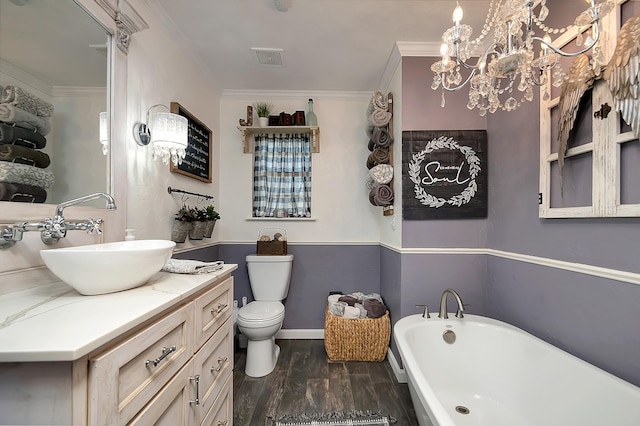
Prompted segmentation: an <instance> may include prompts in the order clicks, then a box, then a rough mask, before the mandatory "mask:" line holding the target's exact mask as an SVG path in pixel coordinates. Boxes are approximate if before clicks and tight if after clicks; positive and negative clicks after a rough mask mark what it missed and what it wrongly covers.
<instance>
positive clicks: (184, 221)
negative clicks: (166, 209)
mask: <svg viewBox="0 0 640 426" xmlns="http://www.w3.org/2000/svg"><path fill="white" fill-rule="evenodd" d="M192 225H193V214H192V213H191V210H190V209H189V208H188V207H187V206H185V205H183V206H182V207H180V210H178V212H177V213H176V215H175V217H174V218H173V230H172V231H171V240H172V241H175V242H176V243H184V242H185V241H186V239H187V235H188V234H189V231H190V230H191V227H192Z"/></svg>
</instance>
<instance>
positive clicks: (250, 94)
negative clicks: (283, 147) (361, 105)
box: [221, 89, 371, 101]
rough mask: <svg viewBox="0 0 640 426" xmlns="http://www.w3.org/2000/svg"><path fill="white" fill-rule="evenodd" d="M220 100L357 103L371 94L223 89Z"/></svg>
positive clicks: (357, 92) (366, 99) (359, 92)
mask: <svg viewBox="0 0 640 426" xmlns="http://www.w3.org/2000/svg"><path fill="white" fill-rule="evenodd" d="M221 97H222V98H234V99H256V98H267V99H294V100H300V99H302V100H305V101H306V100H307V99H309V98H313V99H340V100H345V99H351V100H357V101H361V100H364V101H368V100H370V99H371V92H361V91H335V92H333V91H308V90H304V91H303V90H235V89H225V90H223V91H222V96H221Z"/></svg>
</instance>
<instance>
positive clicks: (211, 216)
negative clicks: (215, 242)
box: [204, 205, 220, 238]
mask: <svg viewBox="0 0 640 426" xmlns="http://www.w3.org/2000/svg"><path fill="white" fill-rule="evenodd" d="M205 211H206V213H207V226H206V227H205V228H204V237H205V238H211V234H213V228H214V227H215V226H216V221H217V220H218V219H220V214H219V213H218V212H217V211H216V209H215V207H213V206H212V205H208V206H207V207H206V208H205Z"/></svg>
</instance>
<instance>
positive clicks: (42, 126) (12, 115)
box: [0, 104, 51, 136]
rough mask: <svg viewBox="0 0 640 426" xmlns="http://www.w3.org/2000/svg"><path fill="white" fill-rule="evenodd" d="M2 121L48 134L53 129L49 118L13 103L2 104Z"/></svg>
mask: <svg viewBox="0 0 640 426" xmlns="http://www.w3.org/2000/svg"><path fill="white" fill-rule="evenodd" d="M0 121H3V122H5V123H9V124H15V125H16V126H18V127H22V128H24V129H29V130H36V131H37V132H38V133H40V134H42V135H43V136H46V135H47V134H49V132H50V131H51V125H50V124H49V120H48V119H47V118H43V117H39V116H37V115H35V114H31V113H30V112H27V111H25V110H23V109H20V108H18V107H16V106H13V105H11V104H0Z"/></svg>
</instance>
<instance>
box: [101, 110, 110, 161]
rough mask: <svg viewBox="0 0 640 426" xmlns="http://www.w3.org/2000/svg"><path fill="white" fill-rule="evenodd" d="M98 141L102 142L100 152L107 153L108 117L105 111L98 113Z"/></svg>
mask: <svg viewBox="0 0 640 426" xmlns="http://www.w3.org/2000/svg"><path fill="white" fill-rule="evenodd" d="M100 143H101V144H102V153H103V154H104V155H107V150H108V145H109V117H108V116H107V113H106V111H104V112H101V113H100Z"/></svg>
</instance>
